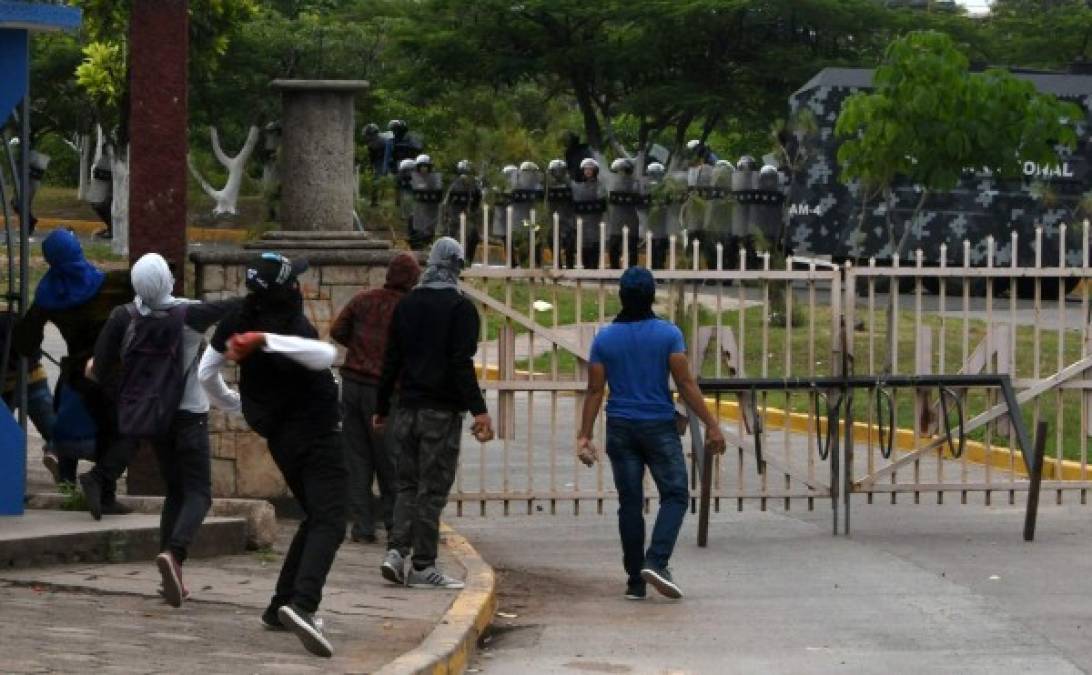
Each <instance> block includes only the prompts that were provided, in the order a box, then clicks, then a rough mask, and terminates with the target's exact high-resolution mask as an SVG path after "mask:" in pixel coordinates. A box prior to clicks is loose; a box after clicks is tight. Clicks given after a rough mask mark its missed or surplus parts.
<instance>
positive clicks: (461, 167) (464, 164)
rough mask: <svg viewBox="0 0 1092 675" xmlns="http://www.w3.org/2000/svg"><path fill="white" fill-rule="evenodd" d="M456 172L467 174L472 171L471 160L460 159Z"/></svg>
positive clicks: (462, 174) (461, 174)
mask: <svg viewBox="0 0 1092 675" xmlns="http://www.w3.org/2000/svg"><path fill="white" fill-rule="evenodd" d="M455 173H457V174H459V175H460V176H465V175H467V174H468V173H470V160H469V159H460V160H459V163H458V164H456V165H455Z"/></svg>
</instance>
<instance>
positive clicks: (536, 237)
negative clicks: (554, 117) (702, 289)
mask: <svg viewBox="0 0 1092 675" xmlns="http://www.w3.org/2000/svg"><path fill="white" fill-rule="evenodd" d="M453 173H454V175H453V177H452V178H451V179H450V180H445V177H444V174H443V172H441V171H437V169H436V166H435V165H434V163H433V160H432V158H431V157H430V156H429V155H428V154H425V153H421V154H419V155H417V156H416V157H415V158H413V159H409V158H404V159H401V160H399V162H398V165H397V168H396V174H395V184H396V186H397V187H396V191H397V194H396V203H397V204H398V208H399V214H400V218H401V219H402V222H403V223H404V224H405V227H406V235H407V239H408V241H409V244H410V247H411V248H413V249H415V250H420V249H424V248H426V247H427V246H428V245H429V244H430V243H431V242H432V241H433V240H434V239H435V238H437V237H441V236H451V237H454V238H456V239H459V240H460V241H463V242H464V243H465V246H466V254H467V260H469V261H475V260H478V257H477V253H478V250H479V248H480V247H481V245H482V244H483V243H485V242H490V241H492V242H495V243H499V245H500V246H501V247H502V251H503V252H502V253H499V254H498V253H493V252H490V251H485V252H484V254H483V255H482V256H481V259H482V261H483V262H490V261H493V262H496V263H502V262H504V261H505V260H510V262H511V264H512V265H513V266H519V267H530V266H535V265H538V264H541V262H542V260H543V257H542V254H543V252H544V249H545V248H547V247H549V248H554V247H553V246H552V245H550V246H548V244H550V242H553V241H554V240H555V233H554V229H555V228H556V229H557V233H556V241H557V249H558V250H556V251H552V253H553V255H554V258H555V260H557V261H558V266H559V267H564V268H568V269H572V268H576V267H582V268H598V267H601V266H603V267H607V266H609V267H612V268H616V269H617V268H621V267H623V266H624V263H625V262H626V261H627V259H628V260H629V261H632V262H633V263H636V262H637V259H638V256H639V255H640V254H642V253H649V254H650V259H649V260H647V261H646V263H647V264H648V265H649V266H650V267H652V268H653V269H664V268H665V267H666V265H667V263H668V253H669V242H670V240H671V238H672V237H674V238H675V240H676V241H677V242H680V243H682V245H683V247H684V250H685V251H690V250H692V248H691V246H692V245H693V242H695V241H698V242H700V250H701V251H702V258H703V261H702V262H703V263H704V266H705V267H706V268H708V269H716V268H717V266H718V246H717V245H718V244H719V245H720V246H721V251H722V253H721V255H722V256H723V257H722V258H721V259H720V261H719V263H720V264H721V265H722V266H723V269H734V268H738V266H739V265H740V263H741V261H740V255H741V254H740V251H741V250H742V251H744V255H748V256H749V257H754V258H756V259H757V255H756V251H762V250H773V249H775V248H779V247H780V246H781V243H782V241H783V238H784V226H783V223H784V218H783V206H784V201H785V196H784V181H783V180H782V176H781V173H780V172H779V171H778V169H777V168H776V167H773V166H769V165H767V166H763V167H759V166H758V164H757V162H756V161H755V160H754V159H753V158H752V157H750V156H743V157H741V158H740V159H739V160H738V161H737V162H736V163H735V164H734V165H733V164H732V163H731V162H729V161H727V160H722V159H720V160H716V161H715V163H714V164H712V165H710V164H708V163H706V162H705V161H702V160H701V159H700V158H698V159H696V160H695V161H693V162H691V166H690V167H688V168H685V169H680V170H676V171H667V170H666V168H665V167H664V165H663V164H661V163H659V162H652V163H650V164H648V165H647V166H645V167H643V170H641V169H640V168H639V167H638V166H637V163H636V162H635V161H634V160H632V159H629V158H619V159H616V160H614V161H613V162H611V164H610V166H609V168H608V169H607V170H606V171H604V170H603V168H602V166H601V162H600V161H599V160H597V159H594V158H585V159H583V160H582V161H581V162H580V164H579V173H578V174H577V175H572V174H571V173H570V172H569V169H568V165H567V163H566V162H565V160H563V159H560V158H558V159H552V160H550V161H549V162H548V163H547V164H546V170H545V171H543V170H542V169H541V168H540V167H539V165H538V164H537V163H535V162H533V161H524V162H522V163H520V164H518V165H516V164H508V165H506V166H505V167H504V168H503V169H502V171H501V176H502V178H501V179H500V181H498V182H497V184H495V185H488V184H487V183H486V181H485V180H483V178H482V177H481V176H478V175H476V174H475V172H474V167H473V165H472V163H471V162H470V161H469V160H465V159H464V160H461V161H459V162H458V163H457V164H456V165H455V169H454V172H453ZM748 266H750V265H748Z"/></svg>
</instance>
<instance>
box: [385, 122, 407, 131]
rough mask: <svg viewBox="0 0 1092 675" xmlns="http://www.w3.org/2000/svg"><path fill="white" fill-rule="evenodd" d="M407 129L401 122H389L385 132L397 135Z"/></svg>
mask: <svg viewBox="0 0 1092 675" xmlns="http://www.w3.org/2000/svg"><path fill="white" fill-rule="evenodd" d="M408 129H409V125H407V124H406V123H405V122H403V121H402V120H391V121H390V122H387V131H391V132H394V133H396V134H397V133H399V132H404V131H407V130H408Z"/></svg>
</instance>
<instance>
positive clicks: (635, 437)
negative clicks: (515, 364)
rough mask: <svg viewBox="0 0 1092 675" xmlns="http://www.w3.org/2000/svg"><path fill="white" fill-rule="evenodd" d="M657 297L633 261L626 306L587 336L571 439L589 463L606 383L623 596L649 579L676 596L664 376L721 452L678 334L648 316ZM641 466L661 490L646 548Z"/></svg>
mask: <svg viewBox="0 0 1092 675" xmlns="http://www.w3.org/2000/svg"><path fill="white" fill-rule="evenodd" d="M655 296H656V282H655V280H654V279H653V277H652V273H651V272H649V271H648V270H647V269H645V268H643V267H630V268H629V269H628V270H626V271H625V272H624V273H623V274H622V278H621V282H620V289H619V297H620V299H621V301H622V311H621V312H619V313H618V316H617V317H616V318H615V319H614V322H613V323H612V324H610V325H609V326H607V327H605V328H604V329H603V330H601V331H599V333H598V334H597V335H596V336H595V340H594V341H593V342H592V348H591V359H590V366H589V369H588V389H587V396H586V397H585V399H584V409H583V415H582V423H581V426H580V433H579V435H578V437H577V453H578V456H579V458H580V460H581V461H582V462H584V464H586V465H587V466H592V465H593V464H594V463H595V462H596V460H597V458H598V450H597V449H596V448H595V446H594V445H593V444H592V440H591V438H592V431H593V429H594V427H595V418H596V417H597V416H598V414H599V407H600V405H601V404H602V403H603V395H604V389H605V385H607V384H609V386H610V397H609V398H608V399H607V456H608V457H609V458H610V464H611V469H612V470H613V472H614V485H615V488H617V490H618V529H619V532H620V534H621V538H622V561H623V565H624V566H625V570H626V574H627V575H628V579H627V582H626V593H625V597H626V598H628V599H630V600H643V599H644V598H645V587H646V583H647V584H652V586H653V587H654V588H655V589H656V590H657V591H659V592H660V593H661V594H663V595H665V596H667V597H669V598H676V599H677V598H681V597H682V590H681V589H680V588H679V586H678V584H676V583H675V581H674V579H673V578H672V576H671V571H670V570H669V569H668V562H669V561H670V559H671V553H672V551H673V550H674V548H675V540H676V539H677V538H678V535H679V528H681V527H682V521H683V516H684V515H685V514H686V508H687V503H688V501H689V493H688V490H687V474H686V460H685V458H684V457H683V452H682V444H681V443H680V441H679V433H678V430H677V427H676V423H675V415H676V413H675V406H674V401H673V400H672V398H671V391H670V389H668V375H669V374H670V376H671V377H672V378H673V379H674V380H675V386H676V388H677V389H678V391H679V393H680V395H681V396H682V399H683V401H685V402H686V405H687V406H688V407H689V408H690V409H691V410H692V411H694V413H695V414H697V415H698V416H699V417H700V418H701V420H702V422H703V423H704V424H705V427H706V435H705V443H706V448H707V449H708V450H710V451H712V452H717V453H722V452H724V436H723V435H722V434H721V431H720V425H719V424H718V422H717V419H716V418H715V417H714V416H713V414H712V413H711V412H710V411H709V409H708V408H706V407H705V401H704V400H703V399H702V395H701V390H699V389H698V385H697V383H696V382H695V381H694V377H693V376H692V375H691V373H690V364H689V363H688V362H687V358H686V345H685V344H684V343H683V336H682V332H681V331H680V330H679V329H678V327H677V326H675V325H674V324H673V323H671V322H669V321H665V320H663V319H660V318H657V317H656V315H655V314H653V312H652V303H653V301H654V299H655ZM646 467H647V468H648V470H649V472H650V473H651V474H652V479H653V480H654V481H655V482H656V489H657V490H658V491H659V493H660V511H659V513H658V514H657V515H656V524H655V526H654V527H653V528H652V541H651V544H650V545H649V547H648V549H647V550H645V519H644V486H643V481H644V475H645V468H646Z"/></svg>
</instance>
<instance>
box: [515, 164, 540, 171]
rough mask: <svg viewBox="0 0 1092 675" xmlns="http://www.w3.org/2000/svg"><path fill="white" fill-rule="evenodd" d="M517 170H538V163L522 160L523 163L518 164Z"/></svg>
mask: <svg viewBox="0 0 1092 675" xmlns="http://www.w3.org/2000/svg"><path fill="white" fill-rule="evenodd" d="M519 170H520V171H538V170H539V168H538V164H535V163H534V162H524V163H522V164H520V165H519Z"/></svg>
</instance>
